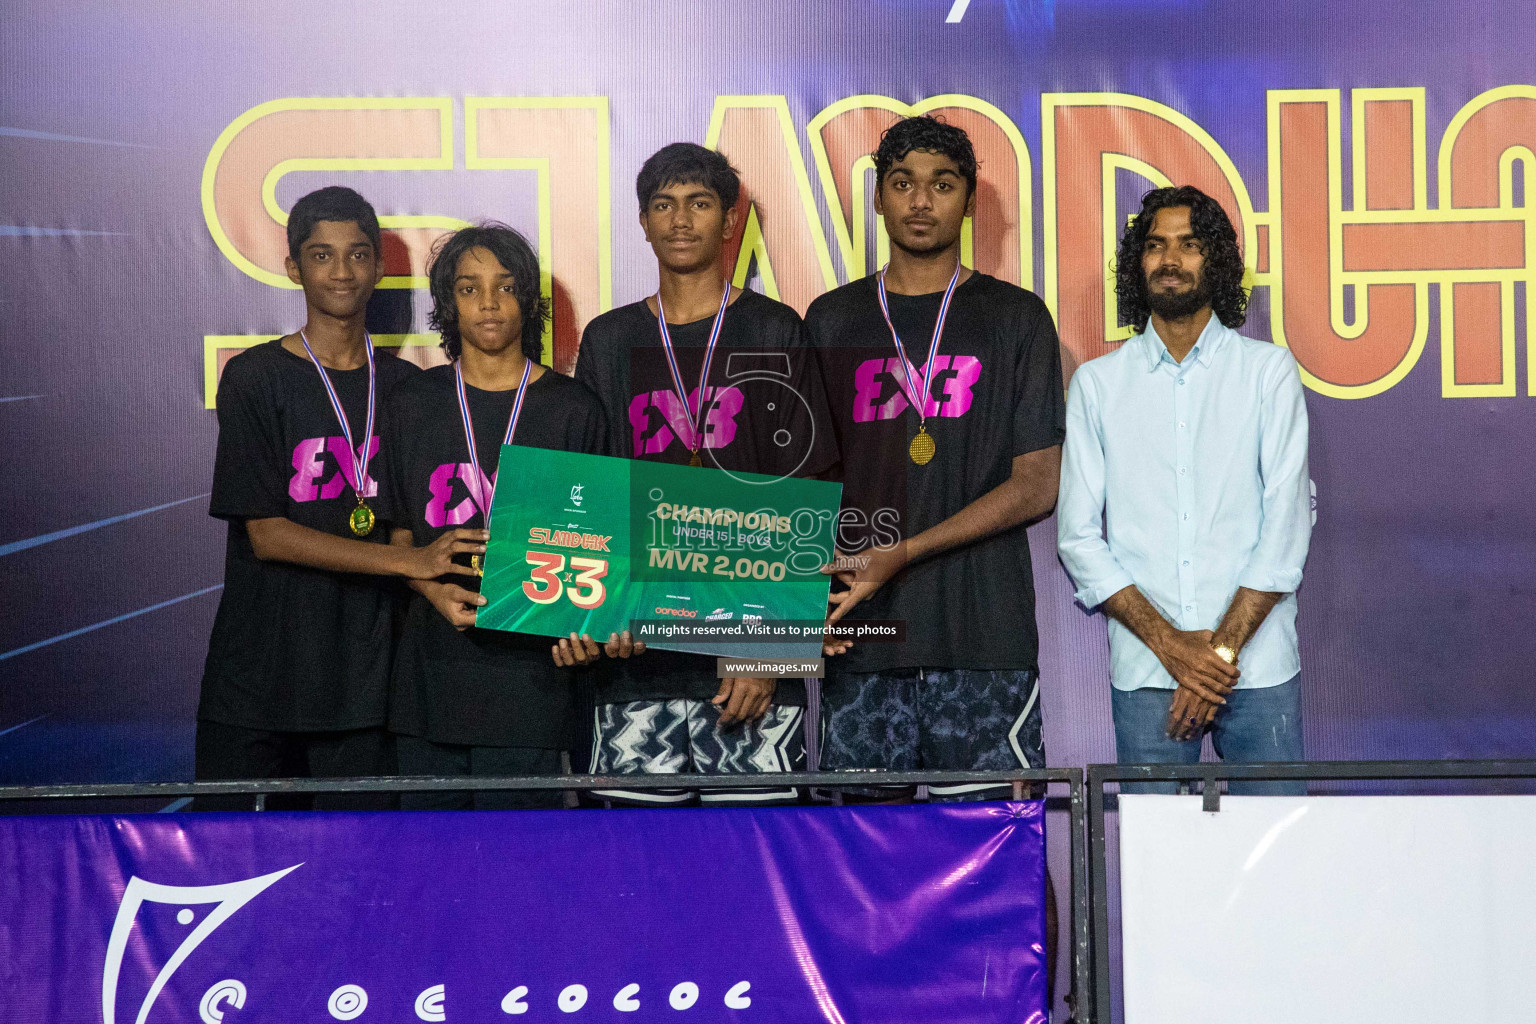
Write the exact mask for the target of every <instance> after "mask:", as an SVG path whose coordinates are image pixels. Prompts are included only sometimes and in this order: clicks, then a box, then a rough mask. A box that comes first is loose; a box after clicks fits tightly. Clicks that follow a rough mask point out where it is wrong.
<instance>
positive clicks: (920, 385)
mask: <svg viewBox="0 0 1536 1024" xmlns="http://www.w3.org/2000/svg"><path fill="white" fill-rule="evenodd" d="M875 169H876V180H877V182H878V186H877V189H878V190H877V193H876V199H875V209H876V211H877V212H879V213H880V214H881V216H882V217H883V218H884V221H885V227H886V231H887V233H888V235H889V237H890V240H891V260H890V263H889V265H888V266H887V267H886V269H885V270H883V271H881V272H880V273H879V274H876V275H872V276H870V277H867V278H864V279H862V280H859V281H854V282H852V283H850V284H848V285H845V286H844V287H842V288H838V289H836V290H835V291H832V292H829V293H828V294H826V295H823V296H822V297H821V298H819V299H817V300H816V301H815V302H814V303H812V304H811V308H810V310H809V311H808V312H807V314H806V333H807V335H808V336H809V338H810V341H811V343H812V344H813V345H814V346H815V347H816V348H817V350H818V354H819V355H820V357H821V360H822V363H823V365H824V366H825V369H826V374H827V382H828V383H827V391H828V398H829V400H830V402H831V406H832V413H833V417H834V421H835V422H836V424H837V431H838V435H839V444H840V446H841V449H842V451H843V452H844V453H845V457H844V460H843V481H844V483H843V511H842V514H841V516H840V518H839V530H838V549H839V564H838V566H837V571H836V572H835V574H834V575H835V578H836V579H837V581H838V585H835V587H834V592H833V594H832V596H831V599H830V600H831V605H830V616H829V619H830V620H833V621H836V620H838V619H841V618H844V617H845V616H846V617H848V618H849V619H850V620H855V619H875V620H898V621H901V622H904V623H905V626H906V636H905V640H904V641H903V642H899V643H864V644H860V645H858V646H856V647H854V648H853V649H852V650H851V651H848V652H847V653H845V654H842V655H839V656H837V657H834V658H831V659H829V661H828V663H827V679H826V681H825V683H824V686H823V690H822V716H823V721H824V723H825V726H824V735H825V738H824V741H823V745H822V753H821V767H822V768H823V769H826V770H843V769H852V768H884V769H890V770H896V771H915V770H923V769H928V770H944V769H951V770H965V769H977V770H980V769H1004V768H1043V767H1044V766H1045V753H1044V747H1043V742H1042V739H1041V715H1040V701H1039V680H1038V665H1037V661H1038V657H1037V638H1036V633H1035V616H1034V587H1033V575H1032V570H1031V566H1030V557H1029V542H1028V538H1027V536H1026V534H1025V529H1024V524H1025V523H1027V522H1028V521H1030V520H1033V519H1037V518H1039V517H1041V516H1044V515H1045V514H1047V513H1048V512H1050V510H1051V508H1052V506H1053V505H1054V504H1055V501H1056V485H1057V478H1058V473H1059V470H1060V463H1061V442H1062V438H1063V435H1064V426H1065V424H1064V401H1063V396H1062V386H1061V363H1060V354H1059V352H1058V345H1057V340H1056V330H1055V326H1054V324H1053V323H1052V322H1051V317H1050V313H1049V312H1048V311H1047V310H1046V308H1045V305H1044V303H1042V302H1041V301H1040V300H1039V299H1038V298H1037V297H1035V296H1034V295H1033V294H1031V293H1029V292H1027V291H1025V290H1023V289H1022V288H1018V287H1015V286H1014V285H1011V284H1006V283H1004V282H1002V281H999V280H997V279H996V278H992V277H989V276H987V275H986V274H980V273H976V272H974V271H972V270H971V269H970V268H968V267H965V266H963V265H962V264H961V262H960V234H961V228H962V225H963V223H964V219H965V217H966V216H968V215H969V214H970V213H972V212H973V211H974V208H975V203H976V158H975V155H974V153H973V152H972V149H971V144H970V140H969V139H968V138H967V137H966V135H965V133H964V132H963V131H961V130H960V129H958V128H955V127H952V126H950V125H948V124H945V123H943V122H942V121H939V120H936V119H934V118H931V117H915V118H907V119H905V120H902V121H900V122H898V123H897V124H896V125H894V126H893V127H891V128H890V129H889V130H888V131H887V132H886V133H885V135H884V137H883V138H882V139H881V141H880V147H879V150H878V152H877V153H876V155H875ZM843 588H846V589H843ZM836 647H837V645H835V644H834V645H833V647H832V648H830V649H829V650H835V649H836ZM989 789H990V787H987V786H984V785H972V786H933V787H930V792H931V793H932V794H933V795H934V796H936V797H939V798H950V799H954V798H964V797H971V798H981V797H984V796H986V795H988V791H989ZM886 795H891V794H886ZM990 795H992V796H994V797H996V796H997V795H999V794H998V793H997V792H996V790H992V791H991V794H990Z"/></svg>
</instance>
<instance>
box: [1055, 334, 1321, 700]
mask: <svg viewBox="0 0 1536 1024" xmlns="http://www.w3.org/2000/svg"><path fill="white" fill-rule="evenodd" d="M1056 527H1057V550H1058V551H1059V552H1060V553H1061V560H1062V562H1063V563H1065V565H1066V567H1067V571H1068V572H1070V573H1071V574H1072V578H1073V579H1074V580H1076V582H1077V586H1078V590H1077V599H1078V600H1079V601H1081V602H1082V603H1083V605H1084V606H1085V607H1088V608H1095V607H1097V606H1098V605H1100V604H1102V603H1104V601H1105V600H1106V599H1107V598H1109V597H1110V596H1111V595H1113V594H1115V593H1116V592H1118V591H1120V590H1122V589H1124V588H1125V587H1128V586H1131V585H1133V584H1134V585H1135V586H1136V587H1137V588H1138V589H1140V590H1141V592H1142V593H1143V594H1145V595H1146V597H1147V599H1148V600H1150V601H1151V602H1152V604H1153V605H1154V606H1155V607H1157V608H1158V609H1159V610H1160V611H1161V612H1162V613H1163V615H1164V617H1166V618H1167V619H1168V621H1169V622H1171V623H1172V624H1173V625H1174V626H1176V627H1177V628H1179V629H1183V630H1196V629H1212V630H1213V629H1215V628H1216V627H1217V625H1218V624H1219V623H1220V622H1221V619H1222V616H1223V615H1224V614H1225V613H1226V610H1227V607H1228V606H1229V605H1230V604H1231V603H1232V597H1233V595H1234V594H1235V593H1236V591H1237V588H1238V587H1247V588H1249V589H1250V590H1267V591H1273V592H1280V593H1284V594H1285V597H1284V598H1282V599H1281V600H1280V601H1279V603H1278V604H1276V605H1275V607H1274V609H1273V610H1272V611H1271V612H1270V613H1269V616H1268V617H1267V618H1266V619H1265V620H1264V623H1263V624H1262V625H1261V626H1260V627H1259V629H1258V631H1257V632H1256V633H1254V635H1253V638H1252V639H1251V640H1249V641H1248V644H1247V646H1245V647H1244V648H1243V651H1242V654H1241V657H1240V660H1239V662H1238V667H1239V668H1241V669H1242V677H1241V678H1240V679H1239V681H1238V686H1239V687H1240V688H1257V687H1262V686H1275V685H1278V684H1280V683H1283V682H1286V681H1287V680H1289V679H1291V678H1292V677H1293V676H1295V675H1296V674H1297V673H1298V672H1299V671H1301V658H1300V654H1299V652H1298V650H1297V645H1296V593H1295V591H1296V588H1297V587H1298V586H1300V585H1301V569H1302V564H1303V563H1304V562H1306V560H1307V545H1308V543H1309V542H1310V540H1311V537H1312V519H1311V494H1310V482H1309V479H1308V476H1307V407H1306V402H1305V400H1304V399H1303V397H1302V390H1301V378H1300V375H1299V374H1298V372H1297V369H1296V360H1295V359H1293V358H1292V357H1291V354H1290V352H1288V351H1286V350H1285V349H1284V348H1282V347H1281V346H1279V345H1271V344H1268V343H1267V342H1261V341H1254V340H1253V339H1251V338H1245V337H1243V336H1242V335H1240V334H1238V333H1237V332H1236V331H1234V330H1231V329H1230V328H1227V327H1223V326H1222V325H1221V323H1220V322H1219V321H1218V320H1217V319H1216V318H1215V317H1212V318H1211V321H1210V323H1209V324H1208V325H1207V326H1206V328H1205V330H1204V331H1203V332H1201V335H1200V340H1199V341H1198V342H1197V343H1196V344H1195V347H1194V348H1193V349H1191V350H1190V352H1189V354H1188V355H1186V356H1185V357H1184V361H1183V362H1182V363H1176V362H1174V361H1173V357H1172V356H1170V355H1169V354H1168V349H1167V348H1166V347H1165V346H1164V345H1163V341H1162V339H1161V338H1159V337H1158V336H1157V332H1156V330H1155V329H1154V328H1153V327H1152V326H1151V325H1150V324H1148V326H1147V330H1146V331H1145V333H1143V334H1139V335H1135V336H1133V337H1132V338H1131V339H1130V340H1128V341H1127V342H1125V344H1124V345H1122V346H1121V347H1120V348H1119V349H1118V350H1117V351H1115V352H1112V353H1110V354H1109V355H1106V356H1103V357H1101V358H1099V359H1094V360H1091V361H1090V362H1087V363H1084V364H1083V365H1082V366H1081V367H1079V368H1078V370H1077V372H1076V373H1075V374H1074V375H1073V377H1072V386H1071V388H1070V389H1069V391H1068V394H1067V440H1066V445H1065V447H1064V448H1063V451H1062V466H1061V494H1060V497H1059V498H1058V499H1057V505H1056ZM1109 651H1110V681H1111V682H1112V683H1113V684H1114V686H1115V688H1116V689H1120V690H1135V689H1139V688H1141V687H1147V686H1152V687H1160V688H1163V689H1173V688H1174V687H1175V685H1176V684H1175V682H1174V679H1173V677H1172V676H1170V675H1169V674H1168V672H1167V670H1166V669H1164V668H1163V666H1162V663H1161V662H1159V661H1158V660H1157V656H1156V655H1155V654H1153V653H1152V651H1151V650H1150V649H1149V648H1148V647H1147V646H1146V645H1145V644H1143V643H1142V642H1141V640H1140V639H1139V638H1138V637H1137V636H1136V635H1135V634H1134V633H1132V632H1131V631H1130V630H1129V629H1127V628H1126V627H1125V626H1123V625H1121V624H1120V623H1118V622H1115V621H1114V620H1111V621H1110V623H1109Z"/></svg>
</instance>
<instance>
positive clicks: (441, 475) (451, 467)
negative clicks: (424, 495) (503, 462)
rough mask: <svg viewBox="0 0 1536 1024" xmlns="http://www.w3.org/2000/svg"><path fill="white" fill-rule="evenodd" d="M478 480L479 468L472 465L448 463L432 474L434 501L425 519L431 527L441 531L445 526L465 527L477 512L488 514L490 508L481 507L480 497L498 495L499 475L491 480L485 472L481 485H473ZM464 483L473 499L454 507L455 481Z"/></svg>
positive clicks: (469, 498)
mask: <svg viewBox="0 0 1536 1024" xmlns="http://www.w3.org/2000/svg"><path fill="white" fill-rule="evenodd" d="M474 479H475V467H474V466H473V465H471V464H470V463H468V462H445V463H443V464H442V465H441V466H438V467H437V468H436V469H434V470H433V471H432V476H431V477H429V478H428V479H427V490H428V491H430V492H431V494H432V497H431V500H429V501H428V502H427V510H426V513H425V516H424V518H425V519H426V520H427V525H428V526H431V527H434V528H437V527H443V526H462V525H463V524H465V523H467V522H469V521H470V520H471V519H473V518H474V516H475V512H476V511H477V510H478V511H480V512H486V511H488V510H487V509H481V508H479V505H480V500H479V497H478V496H479V495H482V494H483V495H485V496H486V498H487V499H489V498H490V496H491V495H492V494H495V493H496V475H495V474H494V473H493V474H491V475H490V476H489V477H487V476H486V475H485V471H484V470H481V471H480V486H479V487H476V486H475V485H474V483H473V482H472V481H473V480H474ZM454 480H462V481H463V482H464V487H465V489H466V490H468V491H469V497H467V498H464V499H463V500H461V501H459V502H458V503H457V504H455V505H452V506H450V505H449V504H448V503H449V502H450V501H452V500H453V482H454Z"/></svg>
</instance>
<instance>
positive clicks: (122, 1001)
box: [0, 802, 1046, 1024]
mask: <svg viewBox="0 0 1536 1024" xmlns="http://www.w3.org/2000/svg"><path fill="white" fill-rule="evenodd" d="M1042 819H1043V810H1042V805H1041V804H1040V803H1038V802H1034V803H1030V802H1026V803H991V804H970V805H964V806H910V807H871V808H858V809H855V808H815V809H795V808H773V809H752V810H736V809H732V810H687V811H653V810H646V811H609V812H590V813H571V812H558V811H551V812H523V813H515V814H498V813H458V814H453V813H448V814H427V813H417V814H406V813H400V814H280V813H266V814H209V815H178V816H176V817H174V818H172V817H163V818H162V817H154V816H126V817H62V816H60V817H34V818H10V819H0V864H5V865H7V867H8V875H9V877H8V879H7V883H6V899H5V900H4V902H3V904H0V965H4V966H3V967H0V1006H4V1007H5V1009H6V1018H7V1019H8V1020H27V1021H32V1020H36V1021H49V1022H52V1024H76V1022H78V1024H88V1022H90V1024H94V1022H97V1021H100V1022H102V1024H171V1022H187V1024H196V1022H199V1021H200V1022H203V1024H220V1022H224V1024H241V1022H250V1021H284V1022H298V1021H316V1022H318V1021H329V1020H344V1021H349V1020H359V1021H362V1022H364V1024H366V1022H368V1021H414V1020H424V1021H497V1020H506V1019H507V1018H508V1017H509V1016H511V1017H518V1016H523V1015H526V1017H525V1019H526V1020H529V1021H539V1020H562V1021H563V1020H574V1021H581V1020H626V1021H646V1020H658V1019H659V1020H669V1021H670V1020H674V1019H675V1020H679V1021H684V1022H686V1021H689V1020H696V1021H741V1022H743V1024H776V1022H795V1024H805V1022H809V1021H828V1022H838V1024H857V1022H863V1021H901V1022H904V1024H920V1022H924V1021H944V1022H950V1024H953V1022H962V1021H975V1022H1004V1021H1007V1022H1009V1024H1020V1022H1025V1024H1043V1022H1044V1021H1045V1019H1046V1018H1045V1014H1044V1010H1045V967H1044V963H1045V955H1044V946H1043V940H1044V918H1043V900H1044V886H1045V863H1044V861H1045V850H1044V832H1043V828H1042Z"/></svg>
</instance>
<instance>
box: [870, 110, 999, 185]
mask: <svg viewBox="0 0 1536 1024" xmlns="http://www.w3.org/2000/svg"><path fill="white" fill-rule="evenodd" d="M914 149H915V150H919V151H921V152H924V153H938V154H940V155H941V156H947V157H949V158H950V159H951V160H953V161H954V162H955V163H956V164H957V165H958V166H959V168H960V177H962V178H964V179H965V187H966V192H965V194H966V196H967V197H970V196H971V195H973V194H974V193H975V192H976V151H975V150H974V149H972V148H971V137H970V136H969V135H967V134H965V130H964V129H963V128H956V127H955V126H954V125H952V124H950V123H949V122H947V121H945V120H944V119H943V118H942V117H935V116H933V115H931V114H927V115H924V116H922V117H904V118H902V119H901V120H900V121H897V122H896V123H895V124H893V125H891V126H890V127H889V128H887V129H886V130H885V134H883V135H881V136H880V146H879V148H877V149H876V150H875V181H877V182H883V181H885V176H886V174H887V173H889V172H890V169H891V167H892V166H893V165H894V164H896V163H898V162H900V161H901V159H902V158H903V157H905V156H906V155H907V154H908V153H910V152H912V151H913V150H914Z"/></svg>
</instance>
